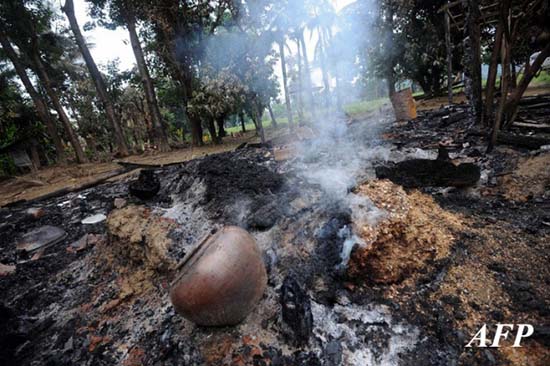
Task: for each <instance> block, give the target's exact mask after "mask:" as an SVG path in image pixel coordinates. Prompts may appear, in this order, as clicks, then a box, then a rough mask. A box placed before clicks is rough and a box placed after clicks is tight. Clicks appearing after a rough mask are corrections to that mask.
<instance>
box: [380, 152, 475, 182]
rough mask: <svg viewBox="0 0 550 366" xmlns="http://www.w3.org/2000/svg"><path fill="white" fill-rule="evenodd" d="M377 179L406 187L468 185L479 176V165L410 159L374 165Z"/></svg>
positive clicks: (440, 160)
mask: <svg viewBox="0 0 550 366" xmlns="http://www.w3.org/2000/svg"><path fill="white" fill-rule="evenodd" d="M375 171H376V177H377V178H378V179H389V180H391V181H392V182H394V183H396V184H399V185H402V186H403V187H407V188H416V187H468V186H473V185H475V184H476V183H477V182H478V181H479V178H480V174H481V173H480V168H479V166H477V165H475V164H472V163H465V164H460V165H454V164H453V163H451V162H449V161H445V160H442V159H437V160H429V159H411V160H405V161H402V162H400V163H397V164H395V165H393V166H380V167H376V169H375Z"/></svg>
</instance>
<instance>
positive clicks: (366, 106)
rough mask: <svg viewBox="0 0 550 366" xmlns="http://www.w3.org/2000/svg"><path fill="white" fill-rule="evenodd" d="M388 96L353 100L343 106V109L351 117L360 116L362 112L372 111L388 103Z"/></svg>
mask: <svg viewBox="0 0 550 366" xmlns="http://www.w3.org/2000/svg"><path fill="white" fill-rule="evenodd" d="M389 101H390V100H389V99H388V98H379V99H374V100H363V101H359V102H353V103H350V104H346V105H345V106H344V111H345V112H346V113H347V114H348V115H350V116H351V117H355V116H360V115H362V114H365V113H368V112H371V111H374V110H376V109H378V108H380V107H381V106H383V105H384V104H386V103H389Z"/></svg>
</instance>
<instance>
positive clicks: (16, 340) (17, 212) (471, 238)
mask: <svg viewBox="0 0 550 366" xmlns="http://www.w3.org/2000/svg"><path fill="white" fill-rule="evenodd" d="M455 112H456V113H463V112H464V108H463V107H462V106H456V107H455V110H451V112H450V113H451V114H452V113H455ZM445 115H449V113H448V111H439V112H426V113H423V114H422V113H421V115H420V117H419V118H418V119H417V120H415V121H412V122H409V123H406V124H403V123H399V124H391V125H385V124H384V125H383V127H384V131H383V135H382V136H383V137H384V140H383V141H379V140H378V139H376V138H375V137H374V136H373V133H372V130H370V129H365V128H364V126H365V125H368V124H370V123H373V120H377V121H378V120H379V117H372V118H373V120H368V121H360V122H356V123H354V124H352V125H351V126H350V127H349V130H348V132H347V135H344V136H340V137H339V138H341V139H342V141H343V140H344V139H345V138H349V139H350V141H351V142H350V144H351V145H350V146H351V150H350V149H347V150H345V151H344V152H341V153H340V152H338V151H332V150H336V149H334V146H335V145H334V144H331V143H329V144H327V145H328V146H321V147H320V148H319V149H318V150H315V151H314V153H313V154H310V152H308V151H307V149H306V151H305V153H304V156H299V157H296V158H293V159H290V160H287V161H275V159H274V154H273V151H272V150H271V149H267V148H255V147H250V148H244V149H239V150H236V151H232V152H226V153H222V154H217V155H212V156H207V157H204V158H201V159H196V160H191V161H188V162H186V163H182V164H180V165H175V166H170V167H166V168H162V169H160V168H159V169H156V170H155V173H156V174H157V176H158V178H159V181H160V184H161V187H160V191H159V193H158V194H157V195H156V196H155V197H154V198H152V199H151V200H147V201H142V200H140V199H138V198H135V197H133V196H131V195H130V194H129V193H128V184H129V181H130V180H132V179H134V178H128V179H127V180H123V181H119V182H115V183H106V184H102V185H99V186H97V187H93V188H89V189H87V190H84V191H80V192H76V193H70V194H68V195H64V196H58V197H53V198H49V199H46V200H42V201H34V202H27V203H21V204H19V205H15V206H13V207H10V208H2V209H0V218H1V221H0V222H1V223H0V234H1V235H0V263H3V264H5V265H15V272H14V273H11V274H6V275H4V276H2V277H0V291H1V293H2V295H3V296H2V299H1V300H0V302H1V306H0V317H1V319H2V322H1V324H2V326H1V330H0V344H1V347H0V350H1V351H0V363H1V364H3V365H4V364H5V365H33V364H40V365H74V364H86V365H118V364H123V365H141V364H146V365H202V364H212V365H222V364H232V365H355V364H357V365H359V364H361V365H363V364H369V365H371V364H372V365H453V364H456V365H508V364H510V365H547V364H549V358H548V357H549V348H548V347H549V334H550V332H549V329H550V328H549V326H550V324H549V314H548V312H549V309H550V308H549V303H550V273H549V266H548V262H549V261H548V255H549V253H550V252H549V245H550V240H549V239H550V194H549V191H550V180H549V176H550V175H549V176H545V175H544V174H542V173H544V169H545V164H544V162H546V165H547V164H548V159H547V158H548V156H549V154H548V153H547V152H546V153H545V152H541V151H535V152H533V151H527V150H522V149H517V148H510V147H498V148H497V149H495V150H494V151H493V152H492V153H491V154H484V147H485V144H486V141H485V140H484V138H483V137H480V136H479V133H472V131H474V130H475V129H473V128H472V126H471V125H470V123H469V121H468V119H467V118H458V119H457V121H454V122H453V123H452V124H447V120H446V119H445V118H444V119H443V121H442V117H441V116H445ZM461 116H462V114H461ZM342 141H341V140H338V141H337V142H338V143H339V144H343V142H342ZM332 142H334V141H332ZM442 142H443V143H445V144H446V145H447V146H448V149H449V152H450V155H451V158H452V159H454V160H455V161H456V162H473V163H475V164H478V165H479V166H480V167H481V169H482V180H481V182H480V184H478V186H476V187H474V188H469V189H444V188H423V189H421V190H420V191H421V192H416V191H415V190H412V189H410V190H407V191H406V192H405V193H403V194H404V195H408V196H407V197H408V198H409V199H414V198H415V197H416V198H422V200H419V201H418V205H422V204H423V202H424V201H423V200H424V199H426V200H430V199H431V198H430V197H433V199H434V200H435V202H436V204H437V205H438V206H439V207H440V208H441V210H443V211H444V212H446V213H447V214H448V215H449V216H450V217H451V216H452V217H453V218H454V219H456V221H457V222H460V224H459V225H458V224H457V226H449V227H446V225H448V223H447V221H446V220H443V219H441V221H440V222H437V221H438V220H437V219H436V220H434V221H435V222H433V223H432V225H433V226H434V227H437V226H441V227H446V228H445V230H446V233H447V232H448V233H450V234H452V240H451V241H450V242H449V245H448V252H445V254H444V255H441V256H437V257H435V258H431V257H428V259H426V260H425V261H422V262H421V263H420V264H418V266H417V267H414V268H413V269H410V270H408V271H407V272H405V273H406V274H405V275H403V276H400V277H399V279H398V280H390V281H386V282H384V283H377V282H372V281H367V280H366V278H368V277H369V274H368V273H367V274H365V276H364V278H362V277H361V276H359V278H358V277H357V275H355V276H354V277H353V278H352V277H351V276H350V275H349V273H347V272H346V268H345V267H342V253H343V251H344V248H345V246H346V243H347V242H348V241H349V240H352V241H353V240H354V236H353V235H352V234H353V233H352V232H351V228H352V227H353V226H354V220H357V215H358V210H360V209H362V210H365V211H367V212H371V211H372V212H374V211H373V208H372V207H370V206H369V204H365V203H361V204H360V205H356V204H355V203H354V202H355V201H354V200H351V199H350V192H353V191H354V186H355V187H358V186H360V185H361V184H362V182H363V181H366V180H372V179H374V174H373V172H374V169H373V167H374V166H375V165H381V164H385V162H387V161H398V160H403V159H405V158H409V157H431V158H435V155H436V152H437V147H438V144H440V143H442ZM306 144H307V145H310V144H309V143H306ZM311 145H315V144H311ZM350 151H352V152H353V154H357V155H358V156H361V161H359V162H358V164H357V165H355V164H354V165H353V169H354V170H353V175H354V183H353V184H349V182H348V181H346V180H344V182H340V181H339V180H337V182H336V183H334V182H333V180H332V179H330V178H334V176H336V175H338V174H339V172H340V171H342V170H343V171H346V172H348V170H349V169H348V168H349V166H348V165H346V163H345V162H346V161H347V160H348V158H349V156H350V155H349V154H350ZM325 156H330V157H331V159H329V160H328V161H330V163H334V165H335V166H337V167H338V169H335V170H329V171H328V173H327V174H318V173H320V172H323V171H322V169H321V168H320V166H322V165H326V164H327V160H324V158H323V157H325ZM332 158H335V159H332ZM539 160H540V161H539ZM541 162H542V163H541ZM316 164H317V165H316ZM342 166H343V168H342ZM341 168H342V169H341ZM522 169H523V170H522ZM533 171H534V172H533ZM518 172H522V174H519V173H518ZM541 172H542V173H541ZM312 177H313V178H312ZM327 180H328V182H329V183H330V184H328V185H327V184H326V183H327ZM327 187H330V189H329V190H327ZM334 187H336V188H335V189H334V191H333V190H332V188H334ZM342 187H343V188H344V189H343V191H342V190H341V189H340V188H342ZM534 187H535V188H537V187H538V188H537V189H534ZM400 192H401V191H400ZM354 197H355V196H354ZM355 198H356V197H355ZM116 199H118V200H116ZM120 199H123V200H124V201H122V200H120ZM364 204H365V205H366V206H364ZM115 205H116V206H115ZM36 207H39V208H41V209H42V210H43V215H38V216H40V217H38V218H36V217H35V216H36V215H35V216H33V215H32V214H30V213H29V211H28V209H29V208H36ZM430 207H431V206H430ZM97 213H103V214H105V215H108V216H109V219H108V220H107V221H102V222H99V223H96V224H91V225H83V224H81V220H82V219H84V218H86V217H88V216H91V215H94V214H97ZM359 213H360V212H359ZM359 216H361V215H359ZM125 220H127V221H125ZM226 224H236V225H239V226H242V227H244V228H246V229H248V230H249V231H250V232H251V233H252V234H253V236H254V237H255V238H256V240H257V242H258V244H259V246H260V247H261V249H262V251H263V253H264V259H265V262H266V266H267V269H268V276H269V279H268V288H267V290H266V293H265V295H264V298H263V299H262V300H261V302H260V303H259V305H258V307H257V308H256V309H255V310H254V311H253V312H252V313H251V314H250V315H249V317H248V318H247V319H246V320H245V322H244V323H243V324H241V325H239V326H237V327H229V328H201V327H196V326H194V325H193V324H192V323H190V322H188V321H186V320H185V319H183V318H181V317H180V316H179V315H177V314H176V313H175V312H174V310H173V308H172V306H171V305H170V302H169V300H168V296H167V293H168V289H169V283H170V281H171V279H172V278H173V276H174V271H173V266H171V265H170V263H177V262H178V261H179V260H181V259H182V258H183V256H184V255H185V253H187V252H188V251H189V248H190V247H191V245H193V243H195V242H197V241H198V240H199V239H200V238H201V237H203V236H204V235H205V234H207V233H208V232H211V231H212V230H215V229H216V228H219V227H220V226H221V225H226ZM42 225H53V226H58V227H61V228H63V229H64V230H65V231H66V232H67V237H66V238H64V239H63V240H62V241H60V242H58V243H56V244H54V245H52V246H50V247H48V248H47V249H46V250H45V251H44V253H42V254H41V255H38V256H35V257H33V258H31V256H30V255H27V254H25V253H21V252H18V251H17V250H16V243H17V242H18V241H19V240H20V238H21V236H22V235H23V234H24V233H26V232H28V231H30V230H32V229H35V228H38V227H40V226H42ZM143 228H147V229H143ZM140 230H142V231H140ZM136 232H139V235H138V238H137V239H135V238H133V237H131V235H132V234H135V233H136ZM88 233H93V234H98V235H100V239H99V240H96V241H95V242H94V244H91V243H90V244H88V245H85V246H84V247H83V248H79V250H70V251H68V250H67V248H68V247H70V246H71V244H72V243H74V242H76V241H77V240H79V239H80V238H82V237H83V236H84V235H85V234H88ZM449 237H451V236H450V235H449ZM165 241H168V242H171V243H172V244H171V246H170V247H169V249H168V250H167V251H166V252H161V251H160V249H158V248H157V247H156V246H155V245H156V244H157V243H158V242H163V243H164V242H165ZM88 242H89V240H88ZM424 249H426V250H427V249H430V248H423V249H422V250H424ZM430 250H431V249H430ZM130 253H131V254H130ZM382 254H383V253H382ZM159 258H161V260H160V261H164V262H166V263H169V265H167V266H162V268H161V266H159V265H158V263H159ZM385 259H386V258H384V256H382V257H381V258H378V260H380V261H381V262H380V263H381V264H384V261H385ZM388 260H390V259H388ZM485 323H487V324H488V325H489V326H493V328H492V329H493V330H491V334H492V333H493V332H494V325H495V324H496V323H511V324H517V323H529V324H533V325H534V326H535V329H536V331H535V334H534V335H533V336H531V337H529V338H528V339H526V340H525V341H524V343H523V346H524V347H523V348H511V347H503V348H499V349H495V348H464V346H465V344H466V343H467V342H468V341H469V339H470V338H471V337H472V336H473V335H474V334H475V332H476V331H477V330H478V329H479V328H480V327H481V325H483V324H485ZM503 345H507V346H509V345H510V344H509V342H508V343H507V342H504V343H503Z"/></svg>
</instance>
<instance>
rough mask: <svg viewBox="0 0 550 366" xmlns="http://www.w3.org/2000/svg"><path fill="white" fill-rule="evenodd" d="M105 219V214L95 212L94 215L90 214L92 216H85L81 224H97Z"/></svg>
mask: <svg viewBox="0 0 550 366" xmlns="http://www.w3.org/2000/svg"><path fill="white" fill-rule="evenodd" d="M105 219H107V216H105V215H104V214H101V213H99V214H95V215H92V216H88V217H86V218H85V219H84V220H82V221H81V222H82V224H84V225H93V224H97V223H100V222H102V221H105Z"/></svg>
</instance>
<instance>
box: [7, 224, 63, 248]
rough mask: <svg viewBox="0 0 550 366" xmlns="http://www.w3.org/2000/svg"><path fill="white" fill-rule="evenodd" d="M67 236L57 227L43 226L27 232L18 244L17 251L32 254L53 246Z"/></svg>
mask: <svg viewBox="0 0 550 366" xmlns="http://www.w3.org/2000/svg"><path fill="white" fill-rule="evenodd" d="M66 236H67V233H66V232H65V231H64V230H63V229H60V228H58V227H55V226H49V225H45V226H41V227H39V228H38V229H34V230H32V231H29V232H27V233H26V234H24V235H23V237H22V238H21V241H20V242H19V243H18V244H17V246H16V249H17V250H18V251H21V252H27V253H31V252H34V251H35V250H38V249H40V248H46V247H48V246H50V245H53V244H55V243H57V242H59V241H61V240H63V239H64V238H65V237H66Z"/></svg>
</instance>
